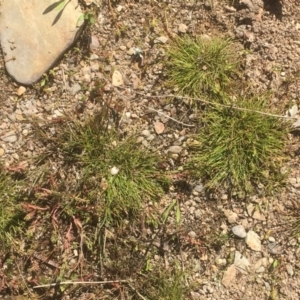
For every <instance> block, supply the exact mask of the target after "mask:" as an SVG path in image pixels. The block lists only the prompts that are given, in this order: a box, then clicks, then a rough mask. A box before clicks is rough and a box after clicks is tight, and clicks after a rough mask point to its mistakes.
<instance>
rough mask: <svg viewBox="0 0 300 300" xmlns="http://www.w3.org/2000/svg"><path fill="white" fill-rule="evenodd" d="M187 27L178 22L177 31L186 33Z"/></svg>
mask: <svg viewBox="0 0 300 300" xmlns="http://www.w3.org/2000/svg"><path fill="white" fill-rule="evenodd" d="M187 29H188V27H187V26H186V25H185V24H179V25H178V32H180V33H186V31H187Z"/></svg>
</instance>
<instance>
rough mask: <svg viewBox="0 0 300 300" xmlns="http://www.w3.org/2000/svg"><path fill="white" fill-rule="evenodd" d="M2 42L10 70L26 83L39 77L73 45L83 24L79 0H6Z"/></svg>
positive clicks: (0, 9)
mask: <svg viewBox="0 0 300 300" xmlns="http://www.w3.org/2000/svg"><path fill="white" fill-rule="evenodd" d="M1 2H2V3H1V6H0V12H1V15H0V42H1V46H2V50H3V54H4V61H5V67H6V69H7V72H8V73H9V74H10V75H11V76H12V77H13V78H14V79H15V80H16V81H17V82H19V83H22V84H24V85H28V84H32V83H34V82H36V81H38V80H39V79H40V78H41V76H42V75H43V74H44V73H45V72H46V71H47V70H48V69H50V68H51V67H52V66H53V65H54V64H55V62H56V61H57V60H58V59H59V58H60V57H61V56H62V54H63V53H65V51H66V50H67V49H68V48H70V46H71V45H72V44H73V43H74V41H75V40H76V38H77V37H78V36H79V34H80V32H81V29H82V28H83V26H82V25H83V21H80V17H81V16H82V12H81V10H80V7H79V5H78V3H77V0H70V1H67V3H66V5H65V7H64V8H63V9H62V10H57V9H55V3H57V1H56V0H48V1H45V0H30V1H29V0H2V1H1Z"/></svg>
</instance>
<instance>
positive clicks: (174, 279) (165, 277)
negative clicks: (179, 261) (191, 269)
mask: <svg viewBox="0 0 300 300" xmlns="http://www.w3.org/2000/svg"><path fill="white" fill-rule="evenodd" d="M152 272H153V273H154V274H151V273H149V274H148V280H147V281H146V282H145V283H144V287H143V291H142V292H143V294H144V295H145V296H146V297H147V299H149V300H157V299H159V300H184V299H187V298H186V297H187V294H188V292H189V290H190V288H189V287H187V286H186V284H185V276H186V274H185V273H184V272H183V271H182V270H180V269H179V268H178V266H176V265H175V266H174V267H173V268H171V269H169V270H163V269H159V270H156V271H155V272H154V271H152Z"/></svg>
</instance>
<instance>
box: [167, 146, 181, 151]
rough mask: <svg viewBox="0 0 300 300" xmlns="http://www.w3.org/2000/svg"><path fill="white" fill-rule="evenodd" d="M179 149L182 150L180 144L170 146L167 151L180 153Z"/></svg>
mask: <svg viewBox="0 0 300 300" xmlns="http://www.w3.org/2000/svg"><path fill="white" fill-rule="evenodd" d="M181 151H182V147H180V146H171V147H170V148H169V149H168V152H171V153H180V152H181Z"/></svg>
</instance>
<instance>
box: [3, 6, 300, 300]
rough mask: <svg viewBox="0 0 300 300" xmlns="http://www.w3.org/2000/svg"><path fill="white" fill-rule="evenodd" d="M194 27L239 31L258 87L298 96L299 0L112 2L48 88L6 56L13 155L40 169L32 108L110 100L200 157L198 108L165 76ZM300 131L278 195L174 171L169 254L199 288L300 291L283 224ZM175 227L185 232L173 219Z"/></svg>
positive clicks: (235, 294) (174, 155)
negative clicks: (234, 194) (230, 189)
mask: <svg viewBox="0 0 300 300" xmlns="http://www.w3.org/2000/svg"><path fill="white" fill-rule="evenodd" d="M184 34H190V35H192V36H196V35H219V36H229V37H232V38H233V39H234V40H235V41H236V43H238V44H239V45H240V49H241V53H242V57H243V66H244V77H245V79H247V80H248V81H249V83H250V84H251V86H252V87H253V89H254V90H256V91H269V90H272V91H275V97H274V99H273V101H274V106H276V107H278V108H279V109H281V113H282V114H285V110H287V105H289V107H291V105H296V108H297V107H298V105H299V101H298V98H299V93H300V85H299V74H300V73H299V71H300V68H299V67H300V48H299V45H300V6H299V5H298V1H297V0H285V1H281V2H280V1H278V0H265V1H262V0H232V1H229V0H228V1H226V0H213V1H204V0H203V1H187V0H176V1H171V0H169V1H168V0H165V1H150V0H149V1H147V0H144V1H131V0H127V1H122V0H121V1H111V2H109V1H103V3H102V4H101V5H100V6H99V7H98V8H97V22H96V24H94V25H93V26H92V27H91V28H90V29H87V30H86V31H85V32H84V34H83V36H82V37H81V39H80V41H79V42H78V44H77V45H76V46H75V47H74V48H73V49H72V50H71V51H69V52H68V53H67V54H66V55H65V57H64V58H63V59H62V60H61V61H60V63H59V64H58V65H57V66H56V67H55V68H54V69H53V70H52V71H50V72H49V74H48V78H46V83H45V86H44V87H41V83H40V82H39V83H37V84H36V85H34V86H33V87H26V91H24V90H22V89H21V90H20V89H19V86H18V85H17V84H15V83H13V82H12V81H11V80H10V79H9V78H8V77H7V75H6V74H5V71H4V67H3V62H1V63H2V65H1V70H2V79H1V81H0V87H1V91H2V93H1V96H0V97H1V98H0V99H1V105H2V109H1V111H0V158H1V160H2V161H4V162H5V164H6V165H7V166H15V165H19V166H20V165H23V166H28V167H29V168H30V167H31V165H30V164H31V162H30V158H31V157H33V156H34V155H36V154H38V153H40V151H41V149H40V148H39V145H38V144H36V142H35V141H34V140H33V139H32V138H31V135H30V133H31V126H30V125H29V124H28V123H27V122H25V121H26V119H32V118H36V117H37V118H39V119H42V120H48V121H51V120H54V121H55V120H58V119H59V117H60V116H62V114H63V113H67V114H71V115H75V114H86V115H90V114H93V113H94V112H95V110H98V109H100V106H101V102H102V101H103V100H104V101H108V102H109V103H110V106H111V107H112V108H113V109H114V110H116V111H117V112H118V113H119V115H120V118H119V120H118V121H119V124H120V126H121V128H122V129H123V130H124V131H126V132H135V133H138V134H139V136H140V137H139V139H140V142H141V143H142V144H143V145H144V146H145V147H150V148H152V149H156V150H159V151H161V153H169V154H170V168H174V169H175V170H176V168H177V167H178V166H179V165H180V164H181V163H182V162H183V161H184V160H185V159H186V157H187V156H188V152H187V150H186V149H185V146H186V141H187V138H188V135H189V133H191V132H193V126H195V124H194V123H193V112H192V111H189V110H188V109H187V108H186V106H185V105H183V104H174V103H171V102H170V101H167V100H168V98H167V97H165V96H164V95H168V94H171V93H173V92H174V91H172V90H168V89H167V88H165V87H164V85H163V84H162V83H163V80H164V69H163V65H164V60H165V59H166V54H165V53H166V47H167V46H168V45H169V43H170V41H171V40H172V39H173V37H174V36H176V35H184ZM139 49H140V50H141V51H142V52H140V51H139ZM18 94H22V95H20V96H19V95H18ZM298 139H299V137H298V136H297V134H294V135H290V136H289V145H288V152H289V155H290V159H289V163H288V165H287V168H289V169H290V177H289V183H288V185H287V187H286V188H285V189H284V190H283V191H282V193H281V194H280V195H277V196H274V197H272V198H270V197H264V196H262V195H256V196H253V197H251V198H249V199H247V200H246V201H234V200H233V199H231V198H230V197H229V195H227V194H223V193H220V194H215V195H207V193H206V191H205V189H204V187H203V185H202V183H201V182H187V181H186V180H185V179H184V178H183V179H181V178H180V179H176V180H174V188H173V190H172V189H171V191H170V193H169V195H168V196H167V197H166V199H164V201H163V202H162V205H163V204H164V203H170V201H171V200H169V199H174V198H177V199H180V203H181V213H182V224H181V226H180V232H181V234H180V241H181V250H180V251H179V252H178V251H175V250H174V245H172V244H171V243H169V241H168V240H166V241H165V243H164V257H157V263H165V264H166V265H168V261H172V260H173V259H174V258H176V257H179V258H180V260H181V261H182V264H183V265H184V266H190V265H193V272H192V274H191V280H192V281H193V282H195V283H196V284H195V288H194V289H193V292H192V294H191V299H206V300H208V299H226V300H229V299H231V300H233V299H236V300H240V299H252V300H254V299H259V300H261V299H289V300H292V299H295V300H296V299H299V298H300V289H299V288H298V287H299V286H300V282H299V269H300V265H299V258H300V248H299V246H298V245H299V243H300V240H296V239H294V238H291V237H289V236H287V234H286V233H285V232H283V231H282V227H280V224H282V223H283V222H285V219H284V217H285V216H286V215H287V214H288V213H289V212H291V211H293V210H294V209H297V205H298V202H299V200H298V198H299V192H300V189H299V188H300V174H299V141H298ZM163 208H164V207H163ZM236 225H240V226H238V227H236ZM233 227H234V229H233V230H232V228H233ZM245 231H246V232H247V236H246V233H245ZM249 232H250V233H249ZM252 232H255V233H256V234H257V236H256V235H255V234H252ZM166 234H167V235H169V236H175V235H177V234H178V227H176V226H175V225H174V224H173V223H172V220H171V221H170V223H169V224H168V226H167V232H166ZM207 244H209V245H210V247H209V248H208V247H207V246H206V245H207ZM277 262H280V264H279V265H280V267H279V268H276V263H277ZM231 266H233V267H231ZM274 266H275V268H274ZM235 272H236V274H237V275H236V276H235V278H232V277H231V276H233V275H234V273H235ZM0 298H1V296H0ZM16 299H17V298H16Z"/></svg>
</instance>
